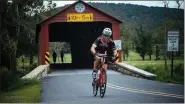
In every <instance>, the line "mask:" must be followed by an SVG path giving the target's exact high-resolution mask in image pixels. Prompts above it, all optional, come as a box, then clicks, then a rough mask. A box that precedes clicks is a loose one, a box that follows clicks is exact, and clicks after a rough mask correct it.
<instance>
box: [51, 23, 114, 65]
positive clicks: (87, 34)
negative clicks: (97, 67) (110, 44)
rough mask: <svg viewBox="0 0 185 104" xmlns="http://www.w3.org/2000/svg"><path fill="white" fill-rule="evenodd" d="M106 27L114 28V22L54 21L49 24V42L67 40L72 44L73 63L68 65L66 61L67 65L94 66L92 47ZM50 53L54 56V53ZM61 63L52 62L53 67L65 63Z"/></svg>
mask: <svg viewBox="0 0 185 104" xmlns="http://www.w3.org/2000/svg"><path fill="white" fill-rule="evenodd" d="M105 27H109V28H112V24H111V23H108V22H77V23H69V22H62V23H52V24H50V25H49V42H67V43H69V44H70V45H69V46H70V50H71V60H72V61H71V62H72V63H67V66H66V63H64V64H65V66H66V67H69V65H70V67H72V68H92V67H93V56H92V54H91V52H90V48H91V45H92V43H93V42H94V41H95V39H96V38H97V37H98V36H100V35H101V34H102V30H103V29H104V28H105ZM50 46H51V45H50ZM66 48H68V47H66ZM50 54H51V55H50V56H52V53H50ZM50 58H51V57H50ZM65 58H69V57H65ZM61 64H62V63H55V64H54V63H51V65H52V66H53V67H54V66H61V67H64V64H63V65H61Z"/></svg>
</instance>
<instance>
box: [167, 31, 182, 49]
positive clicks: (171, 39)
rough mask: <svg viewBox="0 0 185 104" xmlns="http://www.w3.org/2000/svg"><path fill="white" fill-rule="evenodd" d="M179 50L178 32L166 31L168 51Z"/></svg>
mask: <svg viewBox="0 0 185 104" xmlns="http://www.w3.org/2000/svg"><path fill="white" fill-rule="evenodd" d="M178 50H179V31H168V51H178Z"/></svg>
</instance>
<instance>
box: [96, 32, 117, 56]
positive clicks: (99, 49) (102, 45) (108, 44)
mask: <svg viewBox="0 0 185 104" xmlns="http://www.w3.org/2000/svg"><path fill="white" fill-rule="evenodd" d="M93 45H94V46H95V47H96V48H95V50H96V53H101V54H104V53H105V51H107V55H108V56H112V55H113V50H115V49H116V46H115V43H114V42H113V40H112V39H108V38H105V37H104V36H103V35H101V36H99V37H98V38H97V39H96V40H95V41H94V43H93Z"/></svg>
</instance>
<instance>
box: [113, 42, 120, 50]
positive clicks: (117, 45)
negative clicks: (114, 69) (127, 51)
mask: <svg viewBox="0 0 185 104" xmlns="http://www.w3.org/2000/svg"><path fill="white" fill-rule="evenodd" d="M114 43H115V45H116V50H121V40H114Z"/></svg>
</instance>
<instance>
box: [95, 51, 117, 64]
mask: <svg viewBox="0 0 185 104" xmlns="http://www.w3.org/2000/svg"><path fill="white" fill-rule="evenodd" d="M96 55H97V56H98V57H103V58H106V57H110V58H112V57H113V56H107V55H106V54H99V53H98V54H96ZM117 59H118V57H117V56H116V57H115V58H114V59H112V61H113V62H114V61H116V60H117Z"/></svg>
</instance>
